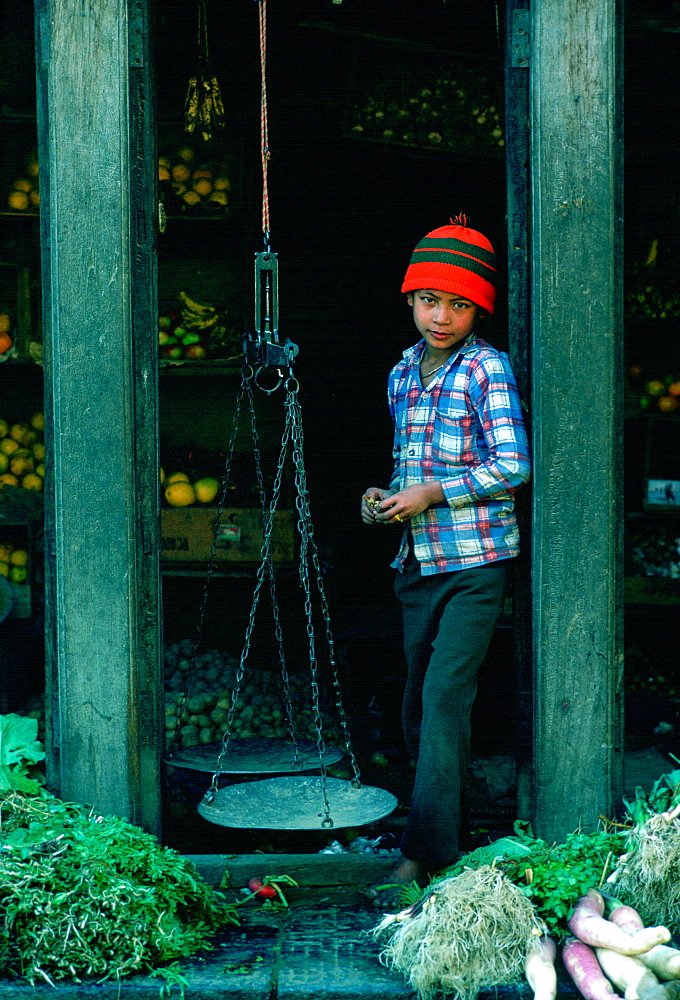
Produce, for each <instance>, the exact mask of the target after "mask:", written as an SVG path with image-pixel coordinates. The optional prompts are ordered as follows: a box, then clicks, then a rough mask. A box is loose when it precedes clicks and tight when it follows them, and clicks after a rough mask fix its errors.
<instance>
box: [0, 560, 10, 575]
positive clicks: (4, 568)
mask: <svg viewBox="0 0 680 1000" xmlns="http://www.w3.org/2000/svg"><path fill="white" fill-rule="evenodd" d="M0 576H5V577H6V576H9V563H8V562H5V560H4V559H0Z"/></svg>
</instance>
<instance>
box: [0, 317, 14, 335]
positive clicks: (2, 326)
mask: <svg viewBox="0 0 680 1000" xmlns="http://www.w3.org/2000/svg"><path fill="white" fill-rule="evenodd" d="M11 325H12V321H11V320H10V318H9V314H8V313H0V333H9V328H10V326H11Z"/></svg>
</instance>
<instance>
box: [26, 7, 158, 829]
mask: <svg viewBox="0 0 680 1000" xmlns="http://www.w3.org/2000/svg"><path fill="white" fill-rule="evenodd" d="M35 11H36V55H37V60H36V62H37V82H38V137H39V155H40V188H41V199H42V201H41V245H42V276H43V312H44V324H43V325H44V335H45V410H46V423H47V428H46V443H47V454H48V467H47V476H48V479H47V486H48V489H47V493H46V609H47V637H48V641H47V700H48V727H49V734H50V735H49V738H48V768H49V770H48V779H49V781H50V783H51V784H52V785H53V786H55V787H56V788H57V790H58V792H59V793H60V794H61V795H62V796H63V797H64V798H66V799H74V800H76V801H79V802H87V803H91V804H92V805H93V806H94V807H95V808H96V809H97V810H100V811H102V812H107V813H115V814H118V815H121V816H125V817H127V818H129V819H131V820H132V821H133V822H136V823H140V824H141V825H143V826H145V827H146V828H147V829H149V830H152V831H154V832H159V829H160V781H159V772H160V752H161V750H160V747H161V744H160V739H161V727H160V724H159V723H160V718H161V715H160V712H161V699H162V677H161V630H160V611H159V608H160V600H159V589H160V584H159V580H160V570H159V557H158V551H159V545H158V538H159V530H158V466H159V463H158V443H157V434H158V430H157V427H158V421H157V412H156V411H157V384H158V360H157V342H156V330H157V279H156V270H155V256H154V247H155V176H156V165H155V159H156V158H155V152H154V145H155V140H154V134H155V133H154V127H153V114H152V100H151V93H152V91H151V83H150V59H149V31H148V23H149V11H148V0H96V2H95V0H87V2H84V3H83V2H79V3H75V2H72V0H36V3H35Z"/></svg>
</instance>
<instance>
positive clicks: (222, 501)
mask: <svg viewBox="0 0 680 1000" xmlns="http://www.w3.org/2000/svg"><path fill="white" fill-rule="evenodd" d="M254 375H255V371H254V369H253V368H252V366H251V365H243V367H242V368H241V385H240V387H239V391H238V394H237V396H236V402H235V404H234V413H233V416H232V420H231V430H230V433H229V443H228V445H227V457H226V459H225V463H224V472H223V473H222V484H221V487H220V494H219V499H218V502H217V516H216V517H215V524H214V526H213V533H212V539H211V544H210V558H209V559H208V565H207V568H206V573H205V580H204V582H203V593H202V596H201V603H200V605H199V609H198V618H197V621H196V632H195V636H194V640H193V643H192V647H191V657H192V659H193V658H194V657H195V656H196V653H197V651H198V649H199V647H200V645H201V642H202V640H203V625H204V622H205V612H206V608H207V606H208V595H209V591H210V584H211V582H212V578H213V576H214V574H215V563H216V562H217V539H218V537H219V532H220V524H221V522H222V515H223V513H224V508H225V506H226V500H227V486H228V484H229V477H230V475H231V463H232V461H233V458H234V452H235V448H236V435H237V434H238V429H239V423H240V416H241V406H242V405H243V399H244V396H246V394H252V386H251V381H252V379H253V378H254ZM191 674H192V671H188V672H187V680H186V685H185V687H184V690H183V691H182V696H181V698H180V700H179V704H178V706H177V716H176V718H177V725H176V727H175V731H174V733H173V735H172V740H171V742H170V746H169V747H168V750H167V754H166V756H167V757H168V758H170V757H172V756H173V755H174V754H175V753H177V750H178V749H179V733H180V729H181V724H182V720H183V719H184V716H185V712H186V710H187V702H188V701H189V691H190V686H191Z"/></svg>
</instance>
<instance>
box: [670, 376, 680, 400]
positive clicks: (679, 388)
mask: <svg viewBox="0 0 680 1000" xmlns="http://www.w3.org/2000/svg"><path fill="white" fill-rule="evenodd" d="M667 392H668V395H669V396H680V379H676V380H675V381H674V382H671V384H670V385H669V386H668V389H667Z"/></svg>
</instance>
